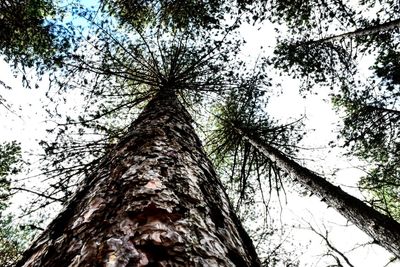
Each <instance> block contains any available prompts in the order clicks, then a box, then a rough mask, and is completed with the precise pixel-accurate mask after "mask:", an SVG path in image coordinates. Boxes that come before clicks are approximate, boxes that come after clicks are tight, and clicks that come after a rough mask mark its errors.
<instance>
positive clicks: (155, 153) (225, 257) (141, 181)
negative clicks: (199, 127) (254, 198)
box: [17, 91, 260, 267]
mask: <svg viewBox="0 0 400 267" xmlns="http://www.w3.org/2000/svg"><path fill="white" fill-rule="evenodd" d="M190 123H191V117H190V115H189V114H188V112H187V111H186V110H185V108H184V107H183V106H182V104H181V103H179V101H178V99H177V98H176V97H175V94H174V93H171V92H166V93H162V91H161V93H159V94H158V95H157V96H156V97H155V98H154V99H153V100H152V101H150V102H149V104H148V105H147V107H146V108H145V109H144V111H143V112H142V113H141V115H140V116H139V117H138V118H137V119H136V120H135V121H134V122H133V123H132V125H131V128H130V131H129V133H128V134H127V135H126V136H125V137H124V138H123V139H122V140H121V141H120V142H119V143H118V144H117V145H116V147H115V148H114V149H113V151H112V152H111V153H110V154H109V155H108V156H107V157H106V158H105V159H104V160H103V162H102V164H101V165H100V166H99V168H98V170H96V171H95V172H94V173H93V175H92V176H91V177H89V178H88V179H87V180H86V183H85V185H84V186H83V188H82V189H81V190H80V191H79V192H78V193H77V194H76V195H75V197H74V198H73V200H72V201H71V202H70V203H69V205H67V207H66V208H65V210H64V211H63V212H62V213H61V214H60V215H59V216H58V217H57V218H56V219H55V220H54V221H53V222H52V223H51V224H50V225H49V227H48V228H47V230H45V231H44V232H43V234H42V235H41V236H40V237H39V238H38V239H37V240H36V241H35V242H34V244H33V245H32V246H31V247H30V249H28V250H27V251H26V252H25V253H24V255H23V259H22V260H21V261H20V262H19V263H18V265H17V266H25V267H28V266H29V267H33V266H40V267H46V266H48V267H54V266H57V267H61V266H68V267H78V266H79V267H82V266H107V267H124V266H236V267H244V266H260V262H259V260H258V258H257V255H256V252H255V249H254V246H253V244H252V242H251V240H250V238H249V236H248V235H247V234H246V232H245V231H244V229H243V228H242V226H241V223H240V221H239V220H238V218H237V217H236V216H235V214H234V212H233V210H232V208H231V206H230V204H229V201H228V198H227V195H226V193H225V192H224V189H223V186H222V184H221V182H220V180H219V179H218V178H217V177H216V174H215V171H214V169H213V166H212V164H211V163H210V161H209V160H208V159H207V157H206V155H205V153H204V152H203V150H202V146H201V142H200V140H199V138H198V137H197V136H196V134H195V132H194V129H193V127H192V126H191V124H190Z"/></svg>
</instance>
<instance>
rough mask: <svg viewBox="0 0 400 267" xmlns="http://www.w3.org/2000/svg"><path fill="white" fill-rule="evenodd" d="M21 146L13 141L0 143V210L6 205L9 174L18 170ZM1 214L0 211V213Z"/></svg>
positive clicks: (8, 192) (8, 190)
mask: <svg viewBox="0 0 400 267" xmlns="http://www.w3.org/2000/svg"><path fill="white" fill-rule="evenodd" d="M20 161H21V147H20V146H19V144H17V143H16V142H15V141H13V142H9V143H3V144H0V212H1V210H3V209H4V208H5V207H6V206H7V200H8V197H9V195H10V184H11V182H10V180H9V179H8V178H9V177H8V176H9V175H11V174H16V173H18V172H19V171H20V169H19V166H18V165H16V164H17V163H19V162H20ZM0 214H1V213H0Z"/></svg>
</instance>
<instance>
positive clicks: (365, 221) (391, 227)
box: [235, 127, 400, 258]
mask: <svg viewBox="0 0 400 267" xmlns="http://www.w3.org/2000/svg"><path fill="white" fill-rule="evenodd" d="M235 129H236V131H237V132H238V133H239V134H240V135H242V136H243V138H244V139H245V140H247V141H248V142H249V143H250V144H251V145H252V146H254V147H255V148H256V149H257V150H258V151H260V152H261V153H262V154H264V155H265V156H266V157H268V158H270V159H271V160H272V161H274V162H275V163H276V165H277V166H278V167H279V168H281V169H282V170H284V171H287V172H288V173H289V174H290V175H291V177H292V178H293V179H294V180H296V181H298V182H299V183H300V184H302V185H303V186H304V187H305V188H307V189H308V190H310V191H311V192H312V193H313V194H315V195H317V196H319V197H320V198H321V200H322V201H324V202H326V204H327V205H328V206H330V207H332V208H334V209H336V210H337V211H338V212H339V213H340V214H342V215H343V216H344V217H345V218H346V219H347V220H349V221H350V222H352V223H353V224H354V225H355V226H357V227H358V228H360V229H361V230H362V231H364V232H365V233H366V234H368V235H369V236H370V237H372V238H373V239H374V241H375V242H377V243H378V244H380V245H381V246H383V247H384V248H386V249H387V250H388V251H390V252H392V253H393V254H395V255H396V256H397V257H398V258H400V224H399V223H398V222H397V221H395V220H393V219H392V218H390V217H388V216H386V215H384V214H382V213H380V212H378V211H376V210H375V209H373V208H371V207H370V206H368V205H367V204H365V203H364V202H362V201H361V200H359V199H358V198H355V197H353V196H352V195H349V194H348V193H346V192H345V191H343V190H342V189H340V187H339V186H335V185H333V184H331V183H330V182H328V181H327V180H326V179H324V178H323V177H321V176H319V175H317V174H315V173H314V172H312V171H310V170H309V169H307V168H305V167H302V166H301V165H299V164H298V163H296V162H295V161H293V160H292V159H290V158H288V157H287V156H285V155H284V154H283V153H282V152H280V151H279V150H277V149H276V148H274V147H272V146H270V145H268V144H264V143H262V142H261V141H260V140H259V139H258V138H256V137H253V136H251V135H249V134H246V133H245V132H244V131H243V130H241V129H239V128H237V127H235Z"/></svg>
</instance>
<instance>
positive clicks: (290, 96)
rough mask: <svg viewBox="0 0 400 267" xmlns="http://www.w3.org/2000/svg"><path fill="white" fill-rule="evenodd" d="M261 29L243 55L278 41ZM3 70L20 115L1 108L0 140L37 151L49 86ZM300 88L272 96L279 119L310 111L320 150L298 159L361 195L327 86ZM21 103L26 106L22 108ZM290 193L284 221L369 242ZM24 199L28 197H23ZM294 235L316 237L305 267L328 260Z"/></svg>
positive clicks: (342, 242) (373, 264) (370, 262)
mask: <svg viewBox="0 0 400 267" xmlns="http://www.w3.org/2000/svg"><path fill="white" fill-rule="evenodd" d="M258 27H259V26H256V27H250V26H246V27H245V28H244V29H243V31H242V32H243V35H244V36H245V38H246V40H248V41H247V47H246V50H245V51H244V54H246V53H247V54H248V57H249V58H251V57H252V56H254V53H256V52H257V51H259V47H260V46H261V45H263V46H264V47H265V44H266V43H271V40H274V36H275V33H274V31H273V30H272V27H270V28H268V27H262V29H261V30H260V31H257V30H256V29H257V28H258ZM246 51H247V52H246ZM0 74H1V80H2V81H4V82H6V83H7V84H8V85H10V86H12V87H13V90H11V91H6V90H4V89H3V88H0V95H2V96H3V97H4V98H5V99H6V100H7V101H8V102H7V103H9V104H11V105H12V108H13V110H15V112H16V114H17V115H16V114H13V113H10V112H8V111H7V110H6V109H4V108H3V107H0V142H3V141H11V140H17V141H19V142H21V143H22V149H23V151H25V152H26V151H29V150H35V149H37V148H38V145H37V142H36V140H37V139H40V138H41V137H42V136H43V135H45V134H46V132H45V129H46V127H47V126H46V123H45V119H46V116H45V112H44V110H43V108H42V103H41V100H44V101H47V100H46V99H45V96H44V93H45V91H46V89H47V88H46V84H45V83H44V84H42V86H41V87H40V88H39V89H31V90H29V89H24V88H22V86H21V84H20V82H19V79H16V78H14V77H13V75H12V72H11V71H10V69H9V68H8V65H7V64H6V63H4V62H3V61H1V62H0ZM298 87H299V86H298V82H296V81H293V80H291V79H286V80H285V81H283V83H282V89H283V93H282V94H281V95H279V96H273V97H272V98H271V100H270V105H269V111H270V113H271V114H272V115H273V116H275V117H276V118H281V119H283V120H288V121H290V119H291V118H292V119H297V118H299V116H301V115H306V118H307V120H306V127H307V128H308V129H315V131H312V132H309V133H308V134H307V136H306V137H305V139H304V140H303V143H302V145H303V146H306V147H308V148H318V149H317V150H306V151H303V154H304V157H305V158H306V159H310V160H305V161H304V162H300V163H302V164H306V165H307V166H309V167H310V168H312V169H313V170H315V171H319V172H321V171H324V173H325V174H329V173H331V172H332V170H333V169H335V168H339V169H340V171H339V172H337V173H336V176H335V179H334V183H335V184H336V185H342V186H341V187H342V188H344V189H345V190H346V191H348V192H351V193H352V194H353V195H355V196H357V197H360V196H361V195H360V193H359V192H358V191H357V190H355V189H351V188H347V187H346V186H355V185H356V182H357V180H358V178H359V177H360V175H362V172H361V171H359V170H357V169H356V168H355V167H354V166H357V165H358V164H360V163H359V162H357V161H356V160H349V159H347V158H343V157H342V156H341V153H342V151H340V150H338V149H336V150H333V151H332V152H328V148H327V144H328V142H329V141H331V140H333V141H334V140H336V131H337V128H336V125H337V122H338V121H339V118H338V116H337V114H336V113H335V112H334V111H333V110H332V108H331V104H330V103H329V97H328V95H327V93H326V90H325V91H324V90H321V93H320V94H319V95H309V96H307V98H306V99H304V98H302V97H301V96H299V95H298ZM321 99H324V100H325V101H321ZM19 107H21V108H22V109H21V110H20V109H19ZM311 159H312V160H311ZM289 191H290V192H289V195H288V204H287V206H285V207H284V210H283V216H282V218H283V220H284V221H285V222H290V223H298V221H299V220H306V221H307V222H310V223H313V225H314V226H315V225H319V227H321V222H323V223H324V224H325V225H326V226H327V227H328V229H330V230H331V233H330V236H331V237H332V242H333V243H334V245H335V246H336V247H337V248H339V249H340V250H341V251H347V250H350V249H351V248H352V247H354V246H355V244H357V243H362V242H365V241H368V240H370V239H369V238H368V237H366V236H365V234H363V233H362V232H361V231H360V230H358V229H356V228H355V227H343V226H342V225H346V224H347V222H346V220H345V219H343V218H342V216H341V215H339V214H338V213H337V212H335V211H334V210H333V209H327V208H326V205H325V204H324V203H322V202H320V201H319V200H318V198H317V197H315V196H312V197H304V196H299V194H297V193H296V192H292V191H294V190H289ZM20 197H21V198H24V196H22V195H21V196H20ZM17 201H20V200H17ZM292 233H293V235H294V236H293V241H294V242H300V243H301V244H303V246H306V244H308V242H309V240H312V242H311V244H310V245H309V247H308V249H307V251H306V253H304V254H303V255H302V256H301V257H300V259H301V266H304V267H305V266H315V267H320V266H321V267H322V266H327V262H325V261H318V259H319V258H320V255H321V254H323V253H324V252H325V250H326V249H325V244H324V243H323V242H322V241H321V240H320V239H319V237H317V236H316V235H315V234H313V233H312V232H311V231H309V230H296V229H295V230H293V231H292ZM349 257H350V260H351V261H352V262H353V264H354V265H355V266H364V267H369V266H370V267H379V266H382V267H383V266H384V265H385V264H386V263H387V262H388V258H389V257H390V254H388V253H387V252H386V251H384V250H383V249H382V248H380V247H378V246H373V247H371V246H369V247H367V248H360V249H357V250H355V251H354V252H351V253H349ZM392 266H396V264H393V265H392Z"/></svg>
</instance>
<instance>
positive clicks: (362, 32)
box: [295, 19, 400, 46]
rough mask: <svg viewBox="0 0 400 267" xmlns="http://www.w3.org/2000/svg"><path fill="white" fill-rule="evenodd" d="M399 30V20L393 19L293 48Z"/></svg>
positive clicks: (307, 42)
mask: <svg viewBox="0 0 400 267" xmlns="http://www.w3.org/2000/svg"><path fill="white" fill-rule="evenodd" d="M399 28H400V19H395V20H392V21H387V22H384V23H382V24H377V25H370V26H367V27H365V28H360V29H356V30H355V31H352V32H346V33H342V34H338V35H334V36H330V37H325V38H322V39H317V40H310V41H306V42H299V43H297V44H296V45H295V46H304V45H321V44H324V43H328V42H331V43H333V42H335V41H341V40H343V39H346V38H348V39H349V38H357V37H364V36H367V35H373V34H378V33H382V32H387V31H391V30H395V29H399Z"/></svg>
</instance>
